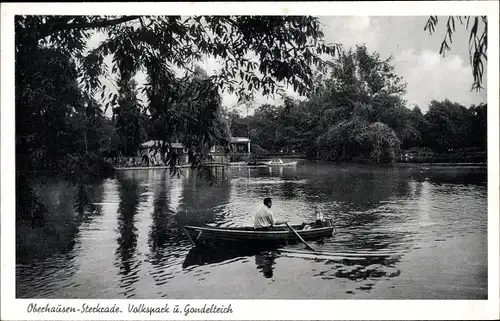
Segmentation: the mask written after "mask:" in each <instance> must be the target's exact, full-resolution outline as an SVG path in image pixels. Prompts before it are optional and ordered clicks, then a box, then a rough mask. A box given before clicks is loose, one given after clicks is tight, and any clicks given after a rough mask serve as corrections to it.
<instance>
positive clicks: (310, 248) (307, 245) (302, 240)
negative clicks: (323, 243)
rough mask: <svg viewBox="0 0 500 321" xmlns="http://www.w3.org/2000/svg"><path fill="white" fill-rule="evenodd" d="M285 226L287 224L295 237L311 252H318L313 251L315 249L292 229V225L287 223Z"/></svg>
mask: <svg viewBox="0 0 500 321" xmlns="http://www.w3.org/2000/svg"><path fill="white" fill-rule="evenodd" d="M285 224H286V226H287V227H288V228H289V229H290V231H292V232H293V233H294V234H295V235H296V236H297V237H298V238H299V240H300V241H301V242H302V243H304V244H305V246H306V247H307V248H308V249H309V250H311V251H316V250H315V249H313V248H312V247H311V246H310V245H309V244H307V242H306V241H304V239H303V238H302V236H300V235H299V233H297V231H295V230H294V229H293V227H291V226H290V224H288V223H285Z"/></svg>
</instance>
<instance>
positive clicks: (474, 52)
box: [424, 16, 488, 91]
mask: <svg viewBox="0 0 500 321" xmlns="http://www.w3.org/2000/svg"><path fill="white" fill-rule="evenodd" d="M438 21H439V20H438V17H437V16H430V17H429V19H428V20H427V23H426V24H425V27H424V30H429V33H430V34H432V33H433V32H435V30H436V26H437V24H438ZM456 21H458V22H459V23H460V25H465V29H467V30H469V27H470V34H469V59H470V64H471V65H472V76H473V77H474V83H473V85H472V89H473V90H477V91H479V90H481V89H482V88H483V87H482V86H481V84H482V81H483V75H484V68H485V64H486V61H487V59H488V56H487V50H488V17H487V16H477V17H471V16H456V17H454V16H450V17H448V21H447V22H446V33H445V36H444V39H443V41H442V42H441V47H440V49H439V53H440V54H442V55H443V56H444V55H445V53H446V52H447V51H450V50H451V47H450V45H451V44H452V43H453V37H452V36H453V33H455V31H456V29H455V22H456ZM458 22H457V23H458ZM481 24H482V27H483V28H482V32H481V31H480V25H481ZM448 42H449V44H448Z"/></svg>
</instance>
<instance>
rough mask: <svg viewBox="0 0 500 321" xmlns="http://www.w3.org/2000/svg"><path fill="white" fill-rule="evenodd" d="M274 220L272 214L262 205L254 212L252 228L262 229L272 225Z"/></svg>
mask: <svg viewBox="0 0 500 321" xmlns="http://www.w3.org/2000/svg"><path fill="white" fill-rule="evenodd" d="M274 223H275V220H274V217H273V212H271V210H270V209H269V207H267V206H266V205H262V206H261V207H260V208H259V209H258V210H257V212H255V219H254V227H255V228H262V227H269V226H271V225H274Z"/></svg>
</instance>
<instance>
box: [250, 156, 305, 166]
mask: <svg viewBox="0 0 500 321" xmlns="http://www.w3.org/2000/svg"><path fill="white" fill-rule="evenodd" d="M297 164H298V161H293V162H287V163H285V162H283V160H281V159H280V158H274V159H271V160H267V161H255V162H251V163H248V165H257V166H258V165H260V166H262V165H263V166H278V167H293V166H297Z"/></svg>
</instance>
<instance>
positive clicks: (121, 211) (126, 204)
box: [116, 178, 141, 298]
mask: <svg viewBox="0 0 500 321" xmlns="http://www.w3.org/2000/svg"><path fill="white" fill-rule="evenodd" d="M118 190H119V195H120V204H119V208H118V233H119V236H118V239H117V242H118V248H117V249H116V260H117V263H116V264H117V266H118V267H119V269H120V271H119V274H120V275H121V276H122V278H121V284H120V287H121V288H124V291H125V292H124V295H125V296H126V297H127V298H131V297H133V296H134V295H135V293H134V288H133V287H132V286H133V284H134V283H135V282H137V280H138V278H139V277H138V276H137V273H138V272H139V267H140V265H141V261H140V260H138V259H137V258H136V257H135V256H136V255H137V253H136V249H137V228H136V227H135V225H134V223H135V216H136V214H137V209H138V205H139V197H140V194H141V189H140V188H139V182H138V181H137V180H135V179H126V178H121V179H119V180H118Z"/></svg>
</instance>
